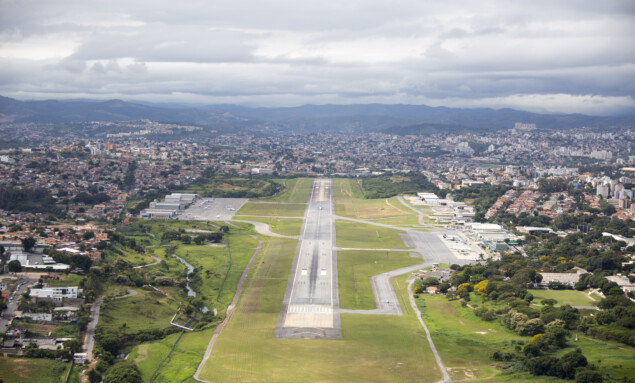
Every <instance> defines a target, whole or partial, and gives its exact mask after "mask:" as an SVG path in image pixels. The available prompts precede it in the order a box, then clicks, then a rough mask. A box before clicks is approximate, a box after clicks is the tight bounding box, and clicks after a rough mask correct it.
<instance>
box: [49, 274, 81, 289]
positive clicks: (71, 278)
mask: <svg viewBox="0 0 635 383" xmlns="http://www.w3.org/2000/svg"><path fill="white" fill-rule="evenodd" d="M58 275H59V276H60V279H47V280H45V282H46V283H47V284H48V285H49V286H51V287H64V286H79V283H80V282H81V281H82V280H83V279H84V277H83V276H81V275H77V274H61V273H60V274H58Z"/></svg>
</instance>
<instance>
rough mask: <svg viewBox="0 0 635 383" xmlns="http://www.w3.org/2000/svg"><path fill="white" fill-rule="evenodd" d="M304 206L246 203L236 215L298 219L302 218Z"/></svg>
mask: <svg viewBox="0 0 635 383" xmlns="http://www.w3.org/2000/svg"><path fill="white" fill-rule="evenodd" d="M304 209H306V205H305V204H300V203H298V204H285V203H276V202H259V203H254V202H247V203H246V204H244V205H243V207H242V208H240V210H239V211H238V212H236V214H237V215H260V216H266V217H271V216H275V217H277V216H281V217H298V218H302V217H303V216H304Z"/></svg>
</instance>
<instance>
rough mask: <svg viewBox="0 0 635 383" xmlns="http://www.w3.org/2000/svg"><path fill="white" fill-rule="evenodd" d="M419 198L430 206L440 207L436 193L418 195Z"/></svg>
mask: <svg viewBox="0 0 635 383" xmlns="http://www.w3.org/2000/svg"><path fill="white" fill-rule="evenodd" d="M417 197H419V199H420V200H421V201H423V202H425V203H427V204H428V205H430V206H437V205H439V197H438V196H437V195H436V194H434V193H417Z"/></svg>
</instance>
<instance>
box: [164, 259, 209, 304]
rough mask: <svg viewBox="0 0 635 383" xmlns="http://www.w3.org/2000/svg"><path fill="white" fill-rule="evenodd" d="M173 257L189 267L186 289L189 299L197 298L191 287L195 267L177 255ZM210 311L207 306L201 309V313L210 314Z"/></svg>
mask: <svg viewBox="0 0 635 383" xmlns="http://www.w3.org/2000/svg"><path fill="white" fill-rule="evenodd" d="M172 256H173V257H174V258H176V259H178V260H179V262H181V263H182V264H184V265H185V267H187V276H186V277H185V278H186V280H187V284H186V285H185V288H186V289H187V296H188V297H195V296H196V291H194V290H193V289H192V288H191V287H190V273H192V272H193V271H194V266H192V265H190V264H189V263H188V262H187V261H186V260H185V259H183V258H181V257H179V256H178V255H176V254H172ZM208 311H209V309H208V308H207V306H203V308H201V312H203V313H206V312H208Z"/></svg>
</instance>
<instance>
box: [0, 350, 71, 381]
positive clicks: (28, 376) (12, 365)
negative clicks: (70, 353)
mask: <svg viewBox="0 0 635 383" xmlns="http://www.w3.org/2000/svg"><path fill="white" fill-rule="evenodd" d="M68 366H69V365H68V363H63V362H60V361H58V360H51V359H31V358H9V357H4V356H0V379H2V380H3V381H5V382H7V383H9V382H11V383H59V382H63V381H64V380H63V378H64V377H65V376H66V372H67V371H68Z"/></svg>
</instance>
